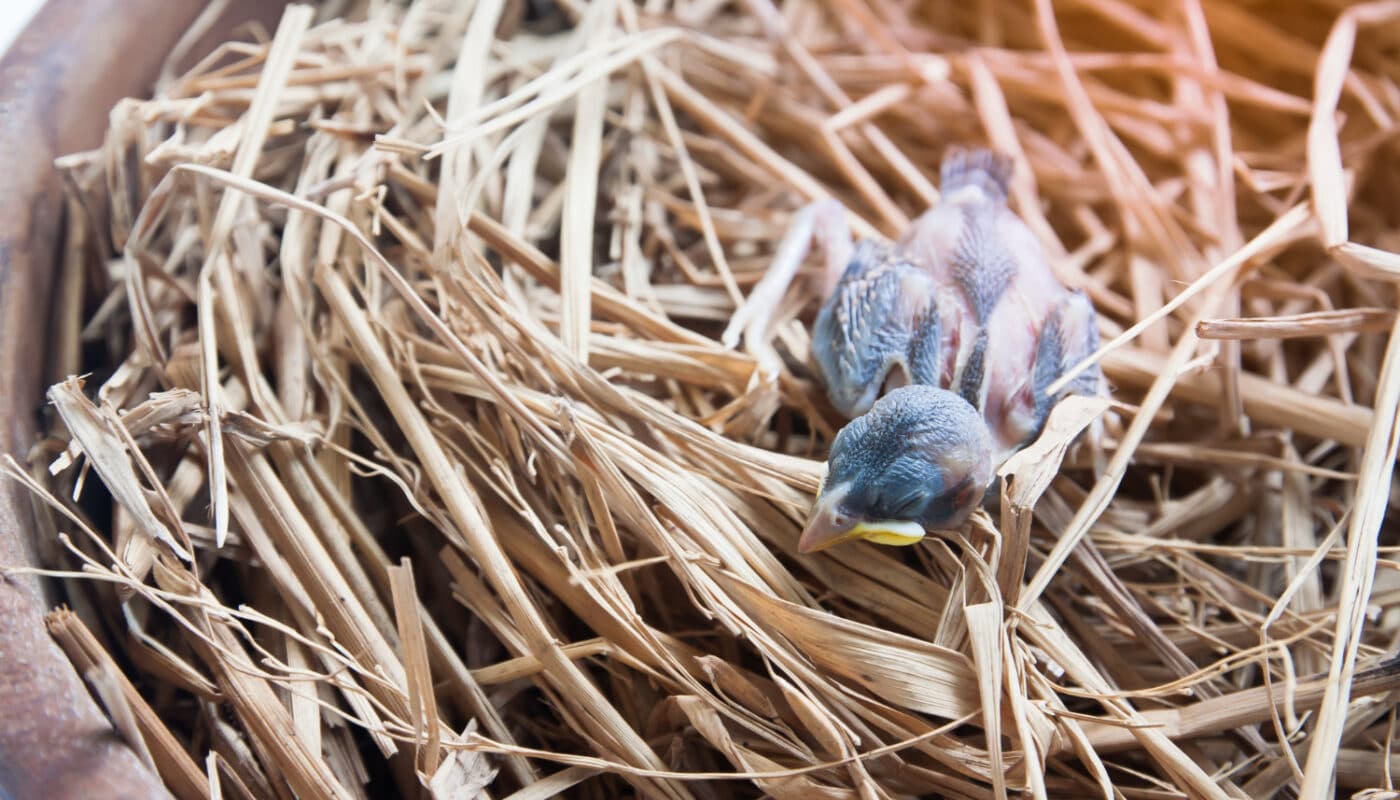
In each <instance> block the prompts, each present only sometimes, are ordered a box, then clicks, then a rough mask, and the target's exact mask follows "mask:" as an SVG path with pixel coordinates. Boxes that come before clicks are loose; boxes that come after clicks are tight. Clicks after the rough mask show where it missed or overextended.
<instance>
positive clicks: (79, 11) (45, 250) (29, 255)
mask: <svg viewBox="0 0 1400 800" xmlns="http://www.w3.org/2000/svg"><path fill="white" fill-rule="evenodd" d="M204 5H205V3H204V2H203V0H50V1H49V2H48V4H47V5H46V6H45V7H44V8H43V10H41V11H40V12H39V14H38V16H36V17H35V18H34V20H33V21H32V22H31V23H30V25H29V26H28V27H27V28H26V29H25V31H24V32H23V33H22V34H21V35H20V37H19V38H18V39H16V40H15V43H14V45H13V47H11V49H10V50H9V51H8V52H7V53H6V54H5V56H4V58H3V60H0V142H3V143H4V145H3V148H0V166H3V169H0V420H3V423H4V424H3V429H0V437H2V438H0V444H2V445H3V447H4V450H5V452H8V453H11V454H13V455H14V456H15V457H16V458H18V459H21V460H23V459H24V457H25V454H26V451H27V450H28V449H29V447H30V446H31V445H32V444H33V442H34V440H35V432H36V428H37V424H38V409H39V408H40V404H41V403H42V391H43V384H44V383H45V380H46V375H45V368H46V363H47V358H46V356H47V353H46V347H45V345H46V339H47V328H48V320H49V308H50V290H51V289H52V283H53V274H54V264H55V260H56V257H57V255H58V252H59V245H60V242H61V237H62V225H61V219H60V209H61V199H62V192H61V188H60V185H59V179H58V175H57V173H56V172H55V171H54V169H53V160H54V158H55V157H56V156H59V155H62V154H65V153H71V152H74V151H78V150H82V149H87V148H92V147H95V146H97V145H98V144H100V143H101V140H102V135H103V131H104V130H105V129H106V127H107V114H108V110H109V109H111V108H112V106H113V105H114V104H115V103H116V102H117V101H118V100H120V99H121V98H123V97H127V96H139V95H141V94H142V93H146V92H149V91H150V88H151V83H152V81H154V79H155V77H156V75H157V74H158V72H159V70H160V67H161V63H162V61H163V59H164V58H165V56H166V54H167V53H169V51H170V49H171V47H172V46H173V45H174V44H175V42H176V41H177V40H178V38H179V36H180V35H181V33H183V32H184V31H185V29H186V28H188V26H189V24H190V23H191V22H192V21H193V20H194V19H195V17H196V15H197V14H198V13H199V11H200V10H201V9H202V8H203V6H204ZM275 5H281V4H280V3H276V4H273V3H267V2H259V3H253V4H244V3H232V4H230V6H231V10H230V12H229V13H227V14H225V17H226V18H225V19H223V20H220V21H219V23H218V24H216V25H215V26H214V27H213V29H212V30H214V31H218V32H221V33H227V32H228V31H229V30H230V29H231V28H232V26H233V25H234V24H236V23H237V22H239V21H242V20H247V19H249V18H250V17H254V16H255V11H263V12H266V11H267V10H268V9H269V8H271V7H273V6H275ZM249 6H253V7H254V8H249ZM256 16H257V17H259V18H261V17H263V16H264V15H263V14H256ZM34 530H35V526H34V521H33V517H32V511H31V506H30V500H29V498H28V496H27V495H26V494H25V493H24V492H23V491H22V490H21V489H20V488H19V487H17V486H15V485H14V484H13V483H12V482H9V481H3V482H0V564H3V565H21V564H32V563H33V561H34V552H33V539H34ZM51 600H52V598H49V597H46V596H45V594H44V592H43V587H42V586H41V585H40V583H39V582H38V581H37V580H35V579H21V578H13V579H9V580H6V579H0V720H3V721H0V797H3V798H14V799H15V800H26V799H27V798H42V799H43V800H67V799H68V798H75V799H78V798H80V799H81V800H91V798H97V797H101V798H154V797H166V796H168V794H167V792H166V791H165V789H164V788H163V787H162V786H161V785H160V782H159V780H158V779H157V778H156V776H155V775H153V774H152V773H151V772H150V771H149V770H148V769H147V768H146V767H145V765H144V764H143V763H142V762H141V761H140V760H139V759H138V758H137V757H136V755H135V754H134V753H133V752H132V751H131V750H130V749H129V748H128V747H126V745H125V744H124V743H123V742H122V741H121V740H120V739H119V738H118V737H117V735H116V734H115V733H114V732H113V731H112V728H111V726H110V724H109V723H108V721H107V717H106V716H105V714H104V713H103V712H102V710H101V709H100V708H98V706H97V704H96V703H95V702H94V701H93V700H92V698H91V697H90V696H89V694H88V692H87V690H86V688H85V687H84V684H83V681H82V679H81V678H80V677H79V676H78V675H77V673H76V672H75V671H74V669H73V667H72V665H71V664H70V663H69V661H68V659H67V658H66V657H65V656H64V655H63V653H62V652H61V651H60V650H59V649H58V647H57V646H56V645H55V644H54V642H53V640H52V639H50V638H49V636H48V634H47V632H46V630H45V627H44V621H43V612H44V610H45V609H46V608H47V607H49V605H50V603H51Z"/></svg>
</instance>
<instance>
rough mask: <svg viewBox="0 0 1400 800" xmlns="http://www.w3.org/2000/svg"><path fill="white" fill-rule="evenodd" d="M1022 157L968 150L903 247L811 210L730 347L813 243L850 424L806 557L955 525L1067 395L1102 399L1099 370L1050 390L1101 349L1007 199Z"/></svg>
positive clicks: (755, 336) (1085, 312)
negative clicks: (1015, 162) (860, 237)
mask: <svg viewBox="0 0 1400 800" xmlns="http://www.w3.org/2000/svg"><path fill="white" fill-rule="evenodd" d="M1010 178H1011V161H1010V160H1009V159H1007V158H1006V157H1005V156H1003V155H1001V154H998V153H995V152H992V151H988V150H964V149H955V150H953V151H951V152H950V153H949V154H948V155H947V156H946V158H945V159H944V162H943V165H942V170H941V186H940V190H941V193H942V198H941V200H940V202H939V203H938V205H937V206H935V207H934V208H932V209H930V210H929V211H927V212H925V213H924V214H923V215H922V216H920V217H919V218H918V219H917V220H915V221H914V222H913V223H912V225H911V226H910V227H909V229H908V230H907V231H906V232H905V234H904V236H903V237H902V238H901V239H900V240H899V241H897V242H884V241H878V240H865V241H862V242H859V243H852V241H851V236H850V233H849V230H848V228H847V226H846V221H845V220H846V212H845V209H844V208H842V207H841V206H840V205H839V204H838V203H835V202H834V201H822V202H819V203H816V204H813V205H811V206H808V207H806V208H804V209H802V210H801V211H800V212H799V213H798V214H797V215H796V216H795V217H794V221H793V224H792V226H791V227H790V229H789V232H788V235H787V236H786V237H785V238H784V240H783V242H782V244H781V245H780V246H779V250H778V253H777V255H776V257H775V259H774V263H773V265H772V267H771V268H770V269H769V271H768V273H767V274H766V275H765V276H764V279H763V280H762V281H760V283H759V285H758V286H756V287H755V288H754V291H753V293H752V294H751V295H750V297H749V299H748V301H747V302H746V303H745V305H744V306H743V307H742V308H741V309H740V310H739V311H738V312H737V313H736V314H735V318H734V321H733V322H732V323H731V326H730V329H729V330H728V331H726V339H727V340H728V341H730V342H731V343H734V342H736V341H737V339H738V335H739V334H740V333H741V332H742V334H743V336H744V337H745V338H746V339H747V340H748V344H749V346H750V349H760V350H761V349H762V348H763V347H764V346H766V343H767V341H768V340H769V339H770V338H771V333H770V332H769V331H768V330H767V328H766V326H767V325H769V324H770V321H771V317H772V314H773V311H774V310H775V309H776V307H777V305H778V302H779V301H780V300H781V298H782V295H783V293H784V291H785V290H786V288H787V285H788V284H789V283H790V282H791V280H792V278H793V276H794V275H795V274H796V271H797V268H798V266H800V264H801V263H802V262H803V261H804V260H805V258H806V255H807V253H808V251H809V250H810V249H811V246H812V242H813V241H814V240H815V241H817V242H819V243H820V245H821V246H822V248H823V249H824V250H825V251H826V253H825V254H826V264H827V267H826V279H825V281H824V285H823V286H822V287H821V288H822V293H823V295H824V297H825V302H824V303H823V305H822V308H821V311H820V312H819V313H818V314H817V319H816V323H815V325H814V326H813V329H812V353H813V360H814V362H815V367H816V370H817V372H818V373H819V375H820V377H821V378H822V381H823V383H824V384H825V387H826V391H827V394H828V396H829V397H830V399H831V403H832V405H833V406H835V407H836V409H837V410H839V411H840V412H841V413H843V414H845V415H846V416H847V417H849V418H850V422H849V423H848V424H847V425H846V426H845V427H844V428H842V429H841V430H840V432H839V433H837V435H836V438H835V440H834V441H833V443H832V446H831V452H830V454H829V456H828V458H827V467H828V468H827V475H826V479H825V482H824V484H823V486H822V491H821V494H820V496H819V497H818V499H817V503H816V507H815V508H814V509H813V511H812V515H811V519H810V521H809V522H808V524H807V526H806V529H805V530H804V531H803V534H802V539H801V541H800V543H799V549H800V550H801V551H803V552H813V551H817V550H821V549H824V548H826V547H830V546H832V545H834V544H838V543H840V542H844V541H849V540H852V539H865V540H868V541H873V542H877V543H882V544H912V543H914V542H917V541H919V540H920V539H922V538H923V537H924V535H925V533H926V532H927V531H929V530H947V529H952V528H956V527H957V526H959V525H961V524H962V523H963V522H964V521H966V519H967V517H968V516H969V515H970V514H971V513H972V511H973V510H974V509H975V508H977V506H978V504H979V503H981V502H982V498H983V495H984V494H985V493H986V491H987V488H988V487H989V486H990V484H991V481H992V479H993V477H994V475H995V470H996V468H997V467H998V466H999V465H1000V464H1001V463H1002V462H1003V461H1005V460H1006V459H1007V458H1008V457H1010V456H1011V455H1012V454H1013V453H1015V452H1016V451H1017V450H1019V449H1020V448H1021V447H1023V446H1025V445H1026V444H1028V443H1029V442H1030V441H1031V440H1032V439H1033V438H1034V437H1035V436H1036V435H1037V434H1038V433H1039V431H1040V429H1041V427H1042V426H1043V425H1044V423H1045V419H1046V417H1047V415H1048V414H1049V412H1050V409H1051V408H1052V407H1053V405H1054V404H1055V403H1056V402H1057V401H1058V400H1060V399H1061V398H1063V397H1064V396H1066V395H1068V394H1087V395H1092V394H1100V393H1103V392H1104V391H1105V386H1104V381H1103V378H1102V375H1101V373H1100V372H1099V370H1098V368H1097V367H1094V368H1091V369H1088V370H1085V371H1083V372H1082V373H1081V374H1080V375H1078V376H1077V377H1076V378H1075V379H1074V380H1073V381H1072V382H1070V383H1069V384H1068V385H1067V386H1065V387H1064V389H1063V390H1061V391H1060V392H1057V394H1056V395H1055V396H1053V397H1052V396H1050V395H1049V394H1048V393H1047V391H1046V390H1047V388H1048V387H1049V386H1050V385H1051V384H1053V383H1055V382H1056V381H1057V380H1058V379H1059V378H1060V376H1061V375H1063V374H1064V373H1065V372H1066V370H1068V369H1069V368H1070V367H1072V366H1074V365H1075V364H1077V363H1078V362H1079V361H1080V360H1082V359H1083V358H1084V357H1086V356H1088V355H1089V354H1091V353H1093V352H1094V351H1095V350H1096V349H1098V344H1099V342H1098V328H1097V323H1096V320H1095V315H1094V308H1093V306H1092V305H1091V304H1090V303H1089V300H1088V297H1086V296H1085V295H1084V294H1083V293H1082V292H1079V291H1071V290H1068V289H1066V288H1065V287H1064V286H1063V285H1061V284H1060V282H1059V281H1058V280H1057V279H1056V278H1055V276H1054V274H1053V273H1052V272H1051V269H1050V265H1049V262H1048V261H1047V259H1046V257H1045V254H1044V252H1043V251H1042V249H1041V247H1040V245H1039V243H1038V242H1037V241H1036V240H1035V237H1034V235H1033V234H1032V233H1031V231H1030V229H1029V228H1027V227H1026V225H1025V223H1024V222H1022V221H1021V219H1020V218H1019V217H1018V216H1017V215H1016V214H1015V212H1013V211H1012V210H1011V208H1010V207H1009V206H1008V205H1007V188H1008V184H1009V182H1010Z"/></svg>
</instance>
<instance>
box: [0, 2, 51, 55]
mask: <svg viewBox="0 0 1400 800" xmlns="http://www.w3.org/2000/svg"><path fill="white" fill-rule="evenodd" d="M43 4H44V0H0V53H3V52H5V51H6V50H9V49H10V43H11V42H13V41H14V39H15V37H16V36H18V35H19V32H20V31H22V30H24V26H25V24H26V23H28V22H29V20H30V18H31V17H33V16H34V12H36V11H38V10H39V6H42V5H43Z"/></svg>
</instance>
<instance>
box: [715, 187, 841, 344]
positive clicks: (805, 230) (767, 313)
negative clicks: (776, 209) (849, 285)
mask: <svg viewBox="0 0 1400 800" xmlns="http://www.w3.org/2000/svg"><path fill="white" fill-rule="evenodd" d="M814 242H815V243H816V244H817V245H818V247H820V249H821V250H822V251H823V252H824V253H825V255H826V270H825V273H824V275H823V280H822V282H821V285H820V286H819V287H818V288H819V289H820V290H821V294H822V297H823V298H825V297H826V296H827V295H829V294H831V291H832V289H833V288H834V287H835V286H836V282H837V281H838V280H840V278H841V273H842V272H844V271H845V269H846V264H847V263H849V262H850V259H851V251H852V249H853V247H854V245H853V243H852V241H851V229H850V225H849V223H848V222H847V221H846V207H845V206H843V205H841V203H840V202H839V201H837V200H834V199H831V198H827V199H825V200H818V201H816V202H813V203H809V204H807V205H805V206H803V207H802V208H800V209H798V211H797V213H796V214H794V215H793V217H792V222H791V223H789V225H788V229H787V233H786V234H784V236H783V239H782V241H781V242H780V243H779V244H778V251H777V253H775V254H774V256H773V261H772V262H771V263H770V264H769V266H768V271H767V272H765V273H764V274H763V278H762V279H760V280H759V282H758V283H757V284H756V285H755V286H754V287H753V291H751V292H749V296H748V299H746V300H745V301H744V304H743V305H741V306H740V307H739V308H738V310H736V311H735V312H734V316H733V317H732V318H731V319H730V320H729V325H728V327H726V328H725V329H724V335H723V336H722V337H721V338H720V341H721V342H723V343H724V346H725V347H731V348H732V347H734V346H735V345H737V344H738V343H739V339H740V337H743V340H744V349H745V350H747V351H748V352H749V354H751V355H753V356H754V357H755V358H757V359H758V360H759V362H760V363H762V364H764V365H765V366H768V367H774V368H776V366H777V360H778V357H777V354H776V353H775V352H774V351H773V347H772V344H771V342H772V338H773V320H774V317H775V316H776V315H777V311H778V305H779V304H780V303H781V302H782V300H783V295H785V294H786V293H787V290H788V287H789V286H790V285H791V284H792V281H793V278H795V277H796V276H797V271H798V270H799V269H800V268H801V267H802V264H803V262H805V261H806V260H807V256H808V255H809V254H810V253H811V252H812V245H813V243H814Z"/></svg>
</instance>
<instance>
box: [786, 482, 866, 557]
mask: <svg viewBox="0 0 1400 800" xmlns="http://www.w3.org/2000/svg"><path fill="white" fill-rule="evenodd" d="M846 491H847V489H846V487H844V486H837V487H834V488H832V489H829V490H827V491H825V492H822V493H821V496H820V497H818V498H817V504H816V506H815V507H814V508H813V509H812V519H811V520H810V521H808V523H807V527H806V528H805V529H803V531H802V538H801V539H798V540H797V552H799V553H815V552H817V551H819V550H825V549H826V548H828V547H831V546H833V545H838V544H840V543H842V542H846V541H850V540H851V539H854V538H856V534H855V533H854V532H853V530H852V529H853V528H855V525H856V520H855V519H853V518H851V517H848V516H846V515H845V514H842V513H841V512H840V505H841V500H842V499H844V498H845V496H846Z"/></svg>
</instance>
